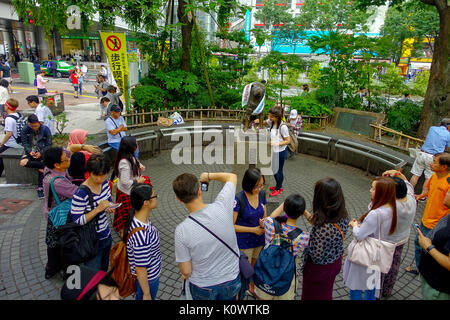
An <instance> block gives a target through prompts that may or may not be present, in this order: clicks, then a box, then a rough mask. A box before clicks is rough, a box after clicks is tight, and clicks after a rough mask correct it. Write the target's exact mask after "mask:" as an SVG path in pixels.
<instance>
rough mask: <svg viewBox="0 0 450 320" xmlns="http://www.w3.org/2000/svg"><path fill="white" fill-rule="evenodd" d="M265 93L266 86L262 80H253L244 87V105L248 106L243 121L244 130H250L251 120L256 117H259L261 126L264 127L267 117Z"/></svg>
mask: <svg viewBox="0 0 450 320" xmlns="http://www.w3.org/2000/svg"><path fill="white" fill-rule="evenodd" d="M265 93H266V87H265V86H264V85H263V84H262V83H261V82H253V83H251V84H249V85H247V86H246V87H245V88H244V93H243V97H242V105H243V106H246V107H247V109H246V112H245V115H244V120H243V122H242V123H243V125H244V131H247V130H248V127H249V124H250V121H253V120H254V119H259V127H260V128H261V129H262V127H263V122H264V117H265V113H264V101H263V100H264V99H265ZM258 109H259V110H258Z"/></svg>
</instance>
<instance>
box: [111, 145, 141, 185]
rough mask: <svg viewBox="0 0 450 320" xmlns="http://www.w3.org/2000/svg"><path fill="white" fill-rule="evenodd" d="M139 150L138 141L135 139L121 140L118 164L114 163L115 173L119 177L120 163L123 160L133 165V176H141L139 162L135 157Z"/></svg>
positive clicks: (117, 158)
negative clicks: (137, 149)
mask: <svg viewBox="0 0 450 320" xmlns="http://www.w3.org/2000/svg"><path fill="white" fill-rule="evenodd" d="M136 148H137V141H136V138H135V137H132V136H125V137H123V138H122V139H121V140H120V145H119V151H118V152H117V156H116V162H115V163H114V173H115V175H116V176H118V177H119V162H120V160H122V159H126V160H128V162H129V163H130V164H131V171H132V172H133V176H138V175H139V162H138V160H137V159H136V156H135V155H134V152H135V151H136Z"/></svg>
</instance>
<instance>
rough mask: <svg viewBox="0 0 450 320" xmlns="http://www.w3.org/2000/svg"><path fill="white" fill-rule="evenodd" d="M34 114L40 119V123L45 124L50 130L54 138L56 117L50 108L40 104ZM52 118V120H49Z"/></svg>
mask: <svg viewBox="0 0 450 320" xmlns="http://www.w3.org/2000/svg"><path fill="white" fill-rule="evenodd" d="M34 114H35V115H36V116H37V117H38V120H39V121H42V122H44V125H45V126H46V127H48V128H49V129H50V132H51V133H52V136H53V135H54V134H55V123H54V117H53V114H52V111H51V110H50V108H49V107H47V106H44V105H43V104H42V103H40V104H39V105H38V106H37V107H36V110H35V111H34ZM49 117H50V119H49Z"/></svg>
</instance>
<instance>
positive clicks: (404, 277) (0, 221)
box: [0, 151, 424, 300]
mask: <svg viewBox="0 0 450 320" xmlns="http://www.w3.org/2000/svg"><path fill="white" fill-rule="evenodd" d="M143 163H144V164H145V166H146V167H147V171H146V174H148V175H149V176H150V177H151V179H152V182H153V185H154V186H155V190H156V193H157V194H158V195H159V198H158V208H157V209H156V210H154V211H153V212H152V214H151V216H150V219H151V221H152V223H153V224H154V225H155V226H156V228H157V229H158V231H159V234H160V238H161V252H162V259H163V264H162V273H161V278H160V287H159V292H158V295H157V299H161V300H176V299H178V296H179V294H180V291H181V278H180V273H179V270H178V266H177V264H176V263H175V254H174V231H175V227H176V226H177V225H178V224H179V223H180V222H181V221H182V220H183V219H185V218H186V217H187V211H186V209H185V208H184V207H183V206H182V204H180V203H179V202H178V201H177V200H176V199H175V195H174V193H173V191H172V187H171V182H172V181H173V179H174V178H175V177H176V176H177V175H178V174H181V173H183V172H191V173H194V174H197V175H199V174H200V173H201V172H203V171H209V172H214V171H216V172H218V171H227V172H231V171H232V166H231V165H176V166H175V165H172V164H171V160H170V151H163V152H162V153H161V154H159V155H157V156H156V157H154V158H151V159H149V160H144V161H143ZM285 176H286V177H285V183H284V187H285V191H284V193H283V194H282V195H281V196H280V199H278V200H279V201H281V200H283V199H284V198H285V197H286V196H287V195H289V194H290V193H292V192H299V193H300V194H301V195H303V196H304V197H305V199H306V202H307V209H308V210H311V205H312V199H313V188H314V184H315V182H316V181H317V180H319V179H321V178H323V177H326V176H329V177H333V178H335V179H337V180H338V181H339V182H340V183H341V185H342V188H343V191H344V196H345V200H346V205H347V209H348V211H349V214H350V218H357V217H359V216H361V215H362V213H364V212H365V211H366V210H367V204H368V203H369V201H370V193H369V189H370V184H371V181H372V179H373V178H374V177H373V176H366V175H365V174H364V173H363V171H361V170H359V169H355V168H351V167H348V166H345V165H341V164H335V163H334V162H327V161H326V160H323V159H319V158H315V157H312V156H307V155H303V154H300V155H297V156H296V157H295V158H294V159H293V160H289V161H287V162H286V167H285ZM241 179H242V177H239V180H241ZM270 179H271V180H269V181H267V183H268V185H272V184H273V181H274V180H273V177H271V178H270ZM238 184H239V185H240V182H239V183H238ZM220 188H221V184H220V183H218V182H212V183H211V184H210V188H209V191H208V192H207V193H206V194H205V195H204V198H205V201H206V202H211V201H213V200H214V198H215V196H216V195H217V193H218V192H219V191H220ZM7 198H9V199H17V198H19V199H21V200H30V201H32V202H31V203H30V204H29V205H28V206H26V207H25V208H23V209H22V210H21V211H19V212H17V213H10V214H2V213H0V300H16V299H20V300H21V299H32V300H57V299H59V292H60V288H61V286H62V284H63V281H62V278H61V277H60V276H59V275H56V276H55V277H54V278H52V279H50V280H45V278H44V268H45V263H46V261H47V255H46V245H45V228H46V220H45V219H44V216H43V213H42V205H43V201H42V200H37V199H36V191H35V189H34V188H0V200H4V199H7ZM273 205H274V204H273ZM423 209H424V204H423V203H419V205H418V210H417V214H416V218H415V222H419V221H420V217H421V216H422V212H423ZM110 219H112V216H110ZM298 225H299V226H300V227H301V228H302V229H304V230H305V229H306V230H310V229H311V226H310V225H309V224H308V223H307V222H306V221H305V220H304V219H303V218H302V219H299V222H298ZM112 232H113V242H114V243H115V242H117V241H118V235H117V234H116V233H115V232H114V231H112ZM414 236H415V233H414V231H412V232H411V236H410V240H409V242H408V243H407V244H406V245H405V247H404V250H403V256H402V264H401V267H400V272H399V276H398V278H397V282H396V284H395V287H394V290H393V295H392V296H391V297H390V298H389V300H411V299H412V300H416V299H421V298H422V297H421V292H420V280H419V279H420V278H419V276H414V275H412V274H409V273H405V272H404V271H403V270H404V268H405V267H406V266H408V265H409V264H410V263H411V262H412V261H413V260H414ZM351 239H352V236H351V234H350V233H349V234H347V237H346V240H345V244H346V246H347V245H348V244H349V242H350V241H351ZM345 256H346V253H344V260H345ZM297 289H298V290H297V297H296V299H299V294H301V281H300V282H299V285H298V286H297ZM348 293H349V292H348V289H347V288H346V287H345V286H344V283H343V281H342V271H341V273H340V274H339V275H338V276H337V278H336V282H335V286H334V293H333V298H334V299H336V300H348V299H349V298H348Z"/></svg>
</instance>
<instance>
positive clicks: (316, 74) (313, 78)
mask: <svg viewBox="0 0 450 320" xmlns="http://www.w3.org/2000/svg"><path fill="white" fill-rule="evenodd" d="M320 69H322V67H321V66H320V63H319V62H315V63H314V64H313V65H312V66H311V67H310V68H309V70H308V78H309V81H310V82H311V87H313V88H317V87H318V86H319V84H320V78H321V77H322V73H321V72H320Z"/></svg>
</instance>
